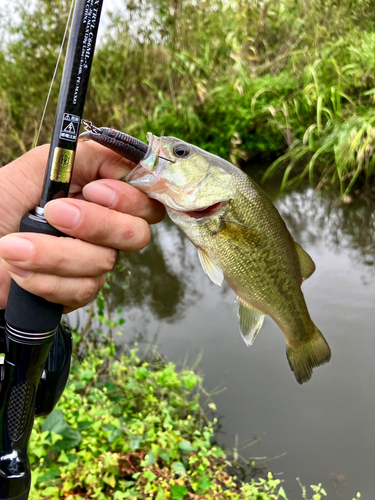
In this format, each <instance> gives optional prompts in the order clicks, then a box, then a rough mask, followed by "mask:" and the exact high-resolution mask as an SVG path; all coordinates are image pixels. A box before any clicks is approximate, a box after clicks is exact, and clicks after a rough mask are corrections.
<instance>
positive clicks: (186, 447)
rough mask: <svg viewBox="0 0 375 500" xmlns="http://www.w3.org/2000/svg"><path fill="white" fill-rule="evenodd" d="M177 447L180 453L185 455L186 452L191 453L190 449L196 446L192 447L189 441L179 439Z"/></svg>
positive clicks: (193, 449)
mask: <svg viewBox="0 0 375 500" xmlns="http://www.w3.org/2000/svg"><path fill="white" fill-rule="evenodd" d="M178 448H179V450H180V451H181V453H183V454H184V455H186V454H188V453H191V452H192V451H195V450H196V448H194V447H193V446H192V444H191V443H190V441H180V442H179V443H178Z"/></svg>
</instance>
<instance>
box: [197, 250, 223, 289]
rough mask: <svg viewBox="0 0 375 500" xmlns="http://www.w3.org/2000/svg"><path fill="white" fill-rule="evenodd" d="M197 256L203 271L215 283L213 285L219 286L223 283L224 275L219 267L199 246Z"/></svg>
mask: <svg viewBox="0 0 375 500" xmlns="http://www.w3.org/2000/svg"><path fill="white" fill-rule="evenodd" d="M198 256H199V260H200V263H201V265H202V268H203V271H204V272H205V273H206V274H207V276H208V277H209V278H210V280H211V281H212V282H213V283H215V285H219V286H221V285H222V283H223V279H224V275H223V271H222V270H221V269H220V267H219V266H218V265H217V264H215V262H214V261H213V260H212V259H211V258H210V256H209V255H208V254H207V252H205V251H204V250H202V249H201V248H198Z"/></svg>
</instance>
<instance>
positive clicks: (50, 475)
mask: <svg viewBox="0 0 375 500" xmlns="http://www.w3.org/2000/svg"><path fill="white" fill-rule="evenodd" d="M58 477H60V471H59V470H56V469H54V470H48V471H47V472H45V473H44V474H43V475H41V476H39V477H38V478H37V482H38V483H48V482H49V481H52V480H53V479H56V478H58Z"/></svg>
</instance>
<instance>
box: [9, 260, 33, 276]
mask: <svg viewBox="0 0 375 500" xmlns="http://www.w3.org/2000/svg"><path fill="white" fill-rule="evenodd" d="M3 266H4V267H5V269H7V270H8V271H9V272H10V273H11V274H15V275H17V276H19V277H20V278H27V277H29V276H30V274H31V271H28V270H27V269H22V268H21V267H16V266H12V265H11V264H9V263H8V262H6V261H5V260H3Z"/></svg>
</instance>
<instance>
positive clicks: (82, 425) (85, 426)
mask: <svg viewBox="0 0 375 500" xmlns="http://www.w3.org/2000/svg"><path fill="white" fill-rule="evenodd" d="M93 423H94V422H92V421H86V422H78V430H79V431H84V430H85V429H88V428H89V427H91V426H92V424H93Z"/></svg>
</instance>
